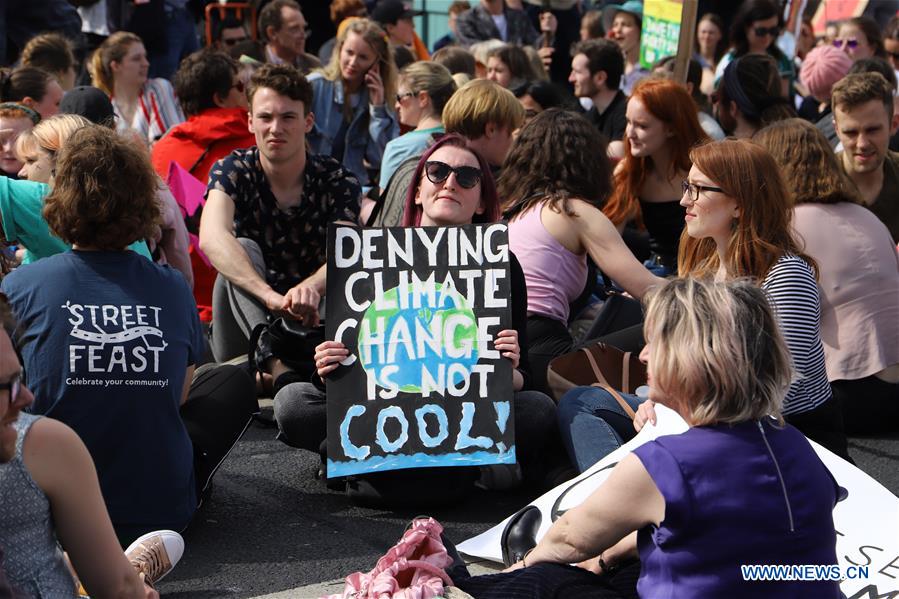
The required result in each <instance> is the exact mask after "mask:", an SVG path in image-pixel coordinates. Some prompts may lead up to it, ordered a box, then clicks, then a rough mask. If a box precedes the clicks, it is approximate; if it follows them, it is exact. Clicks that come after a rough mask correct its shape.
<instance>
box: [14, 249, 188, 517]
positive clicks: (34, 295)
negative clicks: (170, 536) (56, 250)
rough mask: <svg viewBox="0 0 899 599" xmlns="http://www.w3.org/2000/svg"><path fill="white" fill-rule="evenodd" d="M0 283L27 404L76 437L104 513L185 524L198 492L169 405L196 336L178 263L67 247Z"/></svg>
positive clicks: (175, 399)
mask: <svg viewBox="0 0 899 599" xmlns="http://www.w3.org/2000/svg"><path fill="white" fill-rule="evenodd" d="M0 290H2V291H3V292H4V293H5V294H6V295H7V296H8V297H9V300H10V304H11V306H12V309H13V312H14V313H15V315H16V318H17V320H18V321H19V323H20V325H21V326H22V327H23V332H22V334H21V335H20V336H19V337H18V338H17V339H18V341H19V343H18V346H19V349H20V350H21V352H22V358H23V363H24V367H25V374H26V378H27V383H28V386H29V388H30V389H31V391H32V392H33V393H34V396H35V401H34V404H32V406H31V410H30V411H31V412H33V413H35V414H43V415H45V416H49V417H52V418H55V419H57V420H60V421H62V422H65V423H66V424H68V425H69V426H70V427H72V428H73V429H74V430H75V432H77V433H78V435H79V436H80V437H81V439H82V441H84V443H85V445H87V448H88V450H89V451H90V454H91V457H92V458H93V460H94V464H95V465H96V467H97V474H98V475H99V478H100V488H101V490H102V491H103V498H104V499H105V500H106V506H107V509H108V510H109V515H110V517H111V518H112V521H113V523H114V524H115V525H116V526H120V525H138V526H143V525H148V526H150V527H152V528H160V527H167V528H174V529H175V530H179V529H180V527H183V526H184V525H186V524H187V523H188V522H189V521H190V518H191V516H192V515H193V512H194V510H195V509H196V505H197V502H196V490H195V486H194V475H193V447H192V445H191V441H190V438H189V437H188V435H187V430H186V429H185V427H184V423H183V422H182V421H181V416H180V414H179V407H180V403H181V394H182V390H183V388H184V378H185V374H186V371H187V368H188V366H190V365H192V364H196V363H197V361H199V360H200V358H201V357H202V355H203V351H204V339H203V334H202V329H201V327H200V321H199V319H198V317H197V308H196V304H195V303H194V299H193V295H192V294H191V291H190V289H189V288H188V286H187V283H186V282H185V281H184V277H183V276H182V275H181V273H179V272H178V271H177V270H174V269H171V268H169V267H163V266H158V265H156V264H153V263H152V262H150V261H148V260H146V259H145V258H143V257H141V256H139V255H137V254H136V253H134V252H130V251H123V252H104V251H96V252H93V251H68V252H65V253H62V254H57V255H55V256H51V257H49V258H45V259H43V260H40V261H38V262H35V263H33V264H29V265H26V266H22V267H20V268H18V269H16V270H15V271H13V272H12V273H11V274H9V275H7V276H6V277H5V278H4V279H3V282H2V284H0Z"/></svg>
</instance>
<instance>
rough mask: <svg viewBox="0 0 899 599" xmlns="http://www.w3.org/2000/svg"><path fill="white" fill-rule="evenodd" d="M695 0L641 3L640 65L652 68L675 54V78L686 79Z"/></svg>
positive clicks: (694, 16)
mask: <svg viewBox="0 0 899 599" xmlns="http://www.w3.org/2000/svg"><path fill="white" fill-rule="evenodd" d="M696 9H697V0H653V2H647V3H646V4H645V5H644V7H643V28H642V30H641V35H640V66H642V67H643V68H646V69H651V68H652V67H653V65H654V64H655V63H656V61H658V60H661V59H662V58H665V57H667V56H674V57H675V58H676V61H675V67H674V80H675V81H677V82H679V83H685V82H686V81H687V65H688V63H689V61H690V58H691V56H692V55H693V38H694V35H695V32H696Z"/></svg>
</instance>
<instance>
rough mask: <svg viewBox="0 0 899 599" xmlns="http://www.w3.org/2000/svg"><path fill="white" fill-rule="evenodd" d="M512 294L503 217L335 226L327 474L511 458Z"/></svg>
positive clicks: (331, 233)
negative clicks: (338, 349) (508, 336)
mask: <svg viewBox="0 0 899 599" xmlns="http://www.w3.org/2000/svg"><path fill="white" fill-rule="evenodd" d="M510 294H511V282H510V280H509V240H508V228H507V226H506V224H505V223H493V224H483V225H466V226H461V227H395V228H384V229H361V228H358V227H349V226H342V225H332V226H331V228H330V230H329V241H328V280H327V295H326V301H327V304H326V311H325V314H326V336H327V338H328V339H332V340H336V341H340V342H342V343H343V344H344V345H346V347H347V348H348V349H349V352H350V355H349V357H348V358H347V359H345V360H344V361H343V362H341V366H339V367H338V368H337V370H335V371H334V372H333V373H331V374H330V375H329V376H328V377H327V397H328V476H329V477H335V476H346V475H350V474H359V473H365V472H382V471H385V470H396V469H401V468H418V467H425V466H463V465H483V464H510V463H514V462H515V444H514V427H513V418H512V370H511V368H512V367H511V363H510V362H509V361H508V360H506V359H504V358H502V356H501V355H500V353H499V352H498V351H496V349H495V348H494V339H495V338H496V335H497V334H498V333H499V332H500V331H502V330H504V329H510V328H511V327H512V322H511V310H510Z"/></svg>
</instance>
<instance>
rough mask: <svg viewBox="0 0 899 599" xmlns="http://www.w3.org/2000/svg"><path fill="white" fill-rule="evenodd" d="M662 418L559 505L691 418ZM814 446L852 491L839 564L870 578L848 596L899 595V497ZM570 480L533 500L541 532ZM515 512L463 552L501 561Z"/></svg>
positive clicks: (849, 583) (841, 511) (669, 413)
mask: <svg viewBox="0 0 899 599" xmlns="http://www.w3.org/2000/svg"><path fill="white" fill-rule="evenodd" d="M656 414H657V416H658V418H657V424H656V425H655V426H653V425H647V426H645V427H643V430H641V431H640V432H639V433H638V434H637V436H636V437H634V438H633V439H632V440H631V441H629V442H628V443H626V444H624V445H623V446H622V447H620V448H619V449H617V450H616V451H614V452H612V453H611V454H609V455H608V456H606V457H605V458H603V459H602V460H600V461H599V462H597V463H596V464H594V465H593V466H592V467H591V468H590V469H589V470H587V471H586V472H584V473H582V474H581V475H580V476H578V477H577V478H576V479H574V481H578V482H580V481H583V482H582V484H579V485H578V486H576V487H575V488H574V489H572V490H570V491H569V492H568V493H567V495H566V496H565V497H564V499H563V502H562V504H561V505H560V507H561V508H562V509H570V508H572V507H574V506H575V505H577V504H579V503H581V502H582V501H583V500H584V499H586V498H587V497H588V496H589V495H590V493H592V492H593V491H594V490H596V489H597V488H598V487H599V486H600V485H601V484H602V483H603V482H604V481H605V479H606V478H607V477H608V474H609V473H610V472H611V471H612V466H614V465H615V464H617V463H618V462H619V461H620V460H621V459H622V458H623V457H624V456H626V455H627V454H629V453H630V452H631V451H632V450H633V449H634V448H635V447H639V446H640V445H642V444H644V443H646V442H647V441H649V440H651V439H655V438H656V437H659V436H662V435H674V434H679V433H682V432H684V431H686V430H687V425H686V423H685V422H684V421H683V420H682V419H681V417H680V416H679V415H678V414H677V413H675V412H674V411H673V410H670V409H668V408H666V407H665V406H661V405H658V404H657V405H656ZM811 444H812V447H813V448H814V449H815V451H816V452H817V453H818V457H820V458H821V461H822V462H824V465H825V466H827V468H828V469H829V470H830V472H831V474H833V477H834V478H835V479H836V481H837V483H838V484H839V485H840V486H841V487H843V488H845V489H846V490H848V491H849V495H848V497H847V498H846V499H845V500H843V501H841V502H840V503H838V504H837V506H836V507H835V508H834V512H833V518H834V524H835V525H836V529H837V559H838V561H839V565H840V566H842V567H843V568H844V571H845V568H846V567H848V566H867V568H868V578H867V579H865V578H858V579H854V580H848V579H847V580H844V581H843V582H842V583H841V585H840V588H841V590H842V591H843V593H845V594H846V597H847V599H899V498H897V497H896V496H895V495H893V494H892V493H890V492H889V491H888V490H887V489H886V488H885V487H884V486H883V485H881V484H880V483H879V482H877V481H876V480H874V479H873V478H871V477H870V476H868V475H867V474H865V473H864V472H863V471H861V470H860V469H858V468H856V467H855V466H853V465H851V464H849V463H848V462H846V461H845V460H843V459H841V458H839V457H837V456H836V455H834V454H833V453H831V452H830V451H828V450H826V449H824V448H823V447H821V446H820V445H818V444H817V443H815V442H814V441H811ZM574 481H568V482H566V483H563V484H562V485H559V486H558V487H556V488H554V489H552V490H550V491H548V492H546V493H545V494H544V495H542V496H541V497H539V498H538V499H536V500H535V501H533V502H532V503H531V505H535V506H537V507H538V508H540V512H541V514H542V515H543V518H542V522H541V524H540V528H539V531H538V533H537V538H538V539H540V538H542V537H543V535H545V534H546V532H547V531H548V530H549V528H550V526H551V525H552V522H551V521H550V513H551V511H552V507H553V505H554V504H555V502H556V500H557V499H558V497H559V496H560V495H562V493H563V492H565V491H566V490H567V489H569V488H570V487H571V486H572V483H573V482H574ZM513 515H514V514H511V515H509V517H508V518H506V519H505V520H503V521H502V522H500V523H499V524H497V525H496V526H494V527H493V528H491V529H489V530H488V531H486V532H484V533H482V534H480V535H478V536H476V537H473V538H471V539H468V540H466V541H464V542H463V543H461V544H460V545H459V546H458V549H459V551H460V552H462V553H464V554H466V555H469V556H472V557H479V558H482V559H486V560H490V561H493V562H497V563H502V550H501V547H500V537H501V535H502V532H503V529H504V528H505V526H506V523H507V522H508V521H509V520H510V519H511V518H512V516H513Z"/></svg>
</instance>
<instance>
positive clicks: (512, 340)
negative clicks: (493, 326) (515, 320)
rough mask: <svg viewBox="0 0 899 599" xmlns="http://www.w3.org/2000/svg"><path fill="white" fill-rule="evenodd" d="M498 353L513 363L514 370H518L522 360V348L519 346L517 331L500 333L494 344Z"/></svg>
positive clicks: (508, 330)
mask: <svg viewBox="0 0 899 599" xmlns="http://www.w3.org/2000/svg"><path fill="white" fill-rule="evenodd" d="M494 347H496V351H498V352H500V353H501V354H502V355H503V357H504V358H506V359H508V360H509V361H510V362H512V368H518V362H519V360H521V347H520V346H519V345H518V331H516V330H515V329H506V330H504V331H500V332H499V333H498V334H497V336H496V341H495V342H494Z"/></svg>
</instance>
